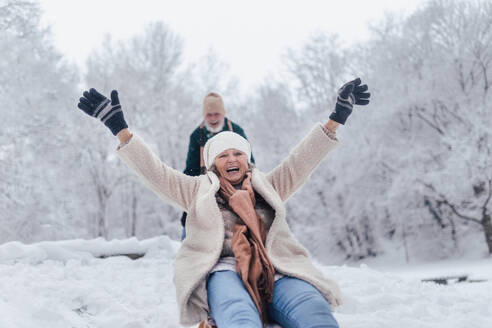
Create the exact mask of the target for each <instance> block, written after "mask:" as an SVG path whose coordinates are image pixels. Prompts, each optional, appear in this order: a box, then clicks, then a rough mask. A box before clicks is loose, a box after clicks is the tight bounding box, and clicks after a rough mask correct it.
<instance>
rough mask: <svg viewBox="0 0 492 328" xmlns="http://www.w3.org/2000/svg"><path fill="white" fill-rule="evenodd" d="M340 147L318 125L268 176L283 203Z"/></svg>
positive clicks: (319, 124)
mask: <svg viewBox="0 0 492 328" xmlns="http://www.w3.org/2000/svg"><path fill="white" fill-rule="evenodd" d="M337 145H338V141H337V140H335V139H332V138H330V137H329V136H328V135H327V134H326V133H325V132H324V130H323V127H322V125H321V123H318V124H316V125H315V126H314V127H313V128H312V129H311V131H310V132H309V134H308V135H307V136H306V137H304V139H303V140H302V141H301V142H300V143H299V144H298V145H297V146H296V147H294V149H293V150H292V151H291V152H290V154H289V155H288V156H287V158H285V159H284V160H283V161H282V163H280V165H278V166H277V167H275V168H274V169H273V170H272V171H270V172H269V173H268V174H267V179H268V180H269V181H270V183H271V184H272V186H273V188H274V189H275V190H276V191H277V193H278V194H279V196H280V199H282V201H286V200H287V199H288V198H289V197H290V196H292V195H293V194H294V193H295V192H296V191H297V190H298V189H299V187H301V186H302V185H303V184H304V183H305V182H306V180H307V179H308V178H309V176H310V175H311V173H312V172H313V171H314V170H315V169H316V167H317V166H318V165H319V163H321V161H322V160H323V158H324V157H325V156H326V155H327V154H328V152H330V151H331V150H332V149H334V148H335V147H336V146H337Z"/></svg>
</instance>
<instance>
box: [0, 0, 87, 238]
mask: <svg viewBox="0 0 492 328" xmlns="http://www.w3.org/2000/svg"><path fill="white" fill-rule="evenodd" d="M40 15H41V11H40V8H39V5H38V4H37V2H34V1H6V2H5V1H4V2H2V4H1V5H0V85H1V88H0V101H1V103H2V107H1V113H2V120H1V121H0V130H1V131H2V132H1V141H0V179H1V180H2V183H1V184H0V195H1V196H0V206H1V209H0V213H1V214H0V215H1V216H2V228H1V229H2V231H1V232H0V240H15V239H21V240H26V241H31V240H39V239H42V238H43V237H44V236H46V235H50V236H51V237H52V238H57V237H58V238H59V237H60V235H59V234H58V232H60V231H64V232H66V233H67V232H68V233H71V232H72V231H70V230H71V228H67V227H68V226H71V222H70V221H71V220H75V218H73V217H71V216H70V215H69V213H70V212H71V211H72V209H74V208H76V207H77V206H78V205H77V204H76V202H72V201H71V199H70V194H71V193H72V191H73V190H74V188H75V186H76V185H77V178H76V177H75V178H74V179H71V180H70V181H64V182H63V183H61V180H62V179H60V178H61V177H64V176H69V175H70V172H71V170H72V169H73V165H74V164H75V162H76V161H75V159H76V156H77V155H76V153H75V152H74V151H73V149H74V139H75V135H74V134H73V133H72V132H73V126H72V121H71V120H70V118H69V111H71V110H72V108H73V99H74V95H75V92H74V91H75V90H74V85H76V83H77V76H76V74H75V70H74V69H73V68H71V67H69V66H68V65H66V64H65V63H64V61H63V58H62V57H61V55H60V54H59V53H58V52H57V51H56V50H55V49H54V46H53V42H52V39H51V35H50V33H49V30H47V29H43V28H41V27H40Z"/></svg>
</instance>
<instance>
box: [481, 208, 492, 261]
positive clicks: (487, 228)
mask: <svg viewBox="0 0 492 328" xmlns="http://www.w3.org/2000/svg"><path fill="white" fill-rule="evenodd" d="M482 227H483V232H484V234H485V241H486V242H487V246H488V248H489V254H492V220H491V218H490V215H488V214H486V215H485V216H484V217H483V219H482Z"/></svg>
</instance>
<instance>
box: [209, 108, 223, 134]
mask: <svg viewBox="0 0 492 328" xmlns="http://www.w3.org/2000/svg"><path fill="white" fill-rule="evenodd" d="M205 122H207V127H209V128H211V130H216V129H217V128H219V127H220V128H221V127H222V125H223V124H224V115H222V114H221V113H219V112H209V113H207V114H206V115H205Z"/></svg>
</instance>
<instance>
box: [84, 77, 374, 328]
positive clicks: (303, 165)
mask: <svg viewBox="0 0 492 328" xmlns="http://www.w3.org/2000/svg"><path fill="white" fill-rule="evenodd" d="M367 89H368V88H367V85H361V81H360V79H355V80H353V81H350V82H348V83H346V84H345V85H343V86H342V87H341V88H340V90H339V92H338V97H337V102H336V105H335V110H334V112H333V113H332V114H331V115H330V119H329V120H328V122H327V123H326V124H320V123H318V124H316V125H315V126H314V127H313V128H312V129H311V131H310V132H309V133H308V135H307V136H306V137H304V139H303V140H301V142H300V143H299V144H298V145H297V146H296V147H295V148H294V149H293V150H292V151H291V152H290V154H289V155H288V156H287V158H285V159H284V161H283V162H282V163H280V164H279V165H278V166H277V167H275V168H274V169H273V170H272V171H270V172H268V173H263V172H261V171H260V170H258V169H257V168H255V167H254V166H253V165H252V164H251V163H250V158H251V147H250V144H249V142H248V141H247V140H246V139H244V138H243V137H241V136H240V135H238V134H236V133H233V132H222V133H219V134H217V135H216V136H214V137H213V138H211V139H210V140H208V141H207V143H206V145H205V148H204V160H205V165H206V168H207V174H205V175H201V176H196V177H192V176H188V175H185V174H183V173H181V172H179V171H177V170H175V169H173V168H170V167H169V166H167V165H166V164H164V163H163V162H161V161H160V160H159V159H158V158H157V156H156V155H154V154H153V153H152V151H151V150H150V148H149V147H148V146H147V145H146V144H145V143H144V141H143V140H142V139H141V138H140V137H139V136H138V135H133V134H132V133H131V132H130V131H129V130H128V126H127V124H126V122H125V119H124V117H123V112H122V110H121V106H120V102H119V99H118V93H117V92H116V91H115V90H113V91H112V92H111V97H110V98H111V100H109V99H107V98H106V97H105V96H103V95H101V94H100V93H99V92H97V91H96V90H95V89H90V90H89V91H86V92H84V94H83V97H82V98H80V102H79V104H78V107H79V108H80V109H81V110H83V111H84V112H85V113H87V114H89V115H91V116H94V117H96V118H99V119H100V120H101V121H103V123H104V124H105V125H106V126H108V127H109V129H110V130H111V132H112V133H113V134H114V135H116V136H117V137H118V139H119V140H120V145H119V146H118V149H117V153H118V155H119V157H120V158H121V159H122V160H123V161H124V162H125V163H126V164H127V165H128V166H129V167H130V168H131V169H133V170H134V171H135V173H136V174H137V175H138V176H139V177H140V178H141V180H142V181H143V183H144V184H145V185H147V186H148V187H149V188H150V189H152V190H153V191H154V192H155V193H156V194H157V195H159V196H160V197H161V198H163V199H164V200H165V201H168V202H171V203H173V204H174V205H176V206H178V207H179V208H180V209H182V210H184V211H186V212H187V213H188V219H187V224H186V239H184V241H183V243H182V245H181V248H180V250H179V252H178V254H177V255H176V259H175V263H174V279H173V280H174V285H175V287H176V297H177V303H178V306H179V311H180V322H181V324H183V325H187V326H190V325H195V324H198V323H200V322H201V325H200V327H208V326H213V325H214V324H216V325H217V326H218V327H219V328H234V327H240V328H249V327H255V328H258V327H262V326H263V325H264V324H265V323H267V322H277V323H279V324H280V325H281V326H282V327H283V328H289V327H303V328H309V327H318V328H320V327H338V324H337V322H336V320H335V319H334V317H333V315H332V312H331V308H332V307H334V306H337V305H339V304H341V297H340V291H339V288H338V286H337V284H336V283H335V282H334V281H332V280H329V279H327V278H325V277H324V276H323V274H322V273H321V272H320V271H319V270H318V269H316V268H315V267H314V265H313V264H312V262H311V260H310V258H309V255H308V252H307V250H306V249H305V248H304V247H303V246H302V245H301V244H300V243H299V242H298V241H297V240H296V239H295V238H294V236H293V235H292V233H291V231H290V229H289V226H288V225H287V221H286V215H287V213H286V210H285V206H284V203H285V202H286V201H287V199H288V198H289V197H290V196H292V195H293V194H294V193H295V192H296V191H297V190H298V189H299V188H300V187H301V186H302V185H303V184H304V182H305V181H306V180H307V179H308V178H309V176H310V175H311V173H312V172H313V171H314V169H315V168H316V167H317V166H318V164H319V163H320V162H321V161H322V160H323V158H324V157H325V156H326V155H327V154H328V152H330V151H331V150H332V149H334V148H335V147H336V146H337V145H338V140H337V138H336V134H335V132H336V129H337V127H338V125H339V124H344V123H345V121H346V120H347V118H348V116H349V115H350V114H351V113H352V107H353V104H358V105H366V104H368V103H369V97H370V93H369V92H367Z"/></svg>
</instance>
